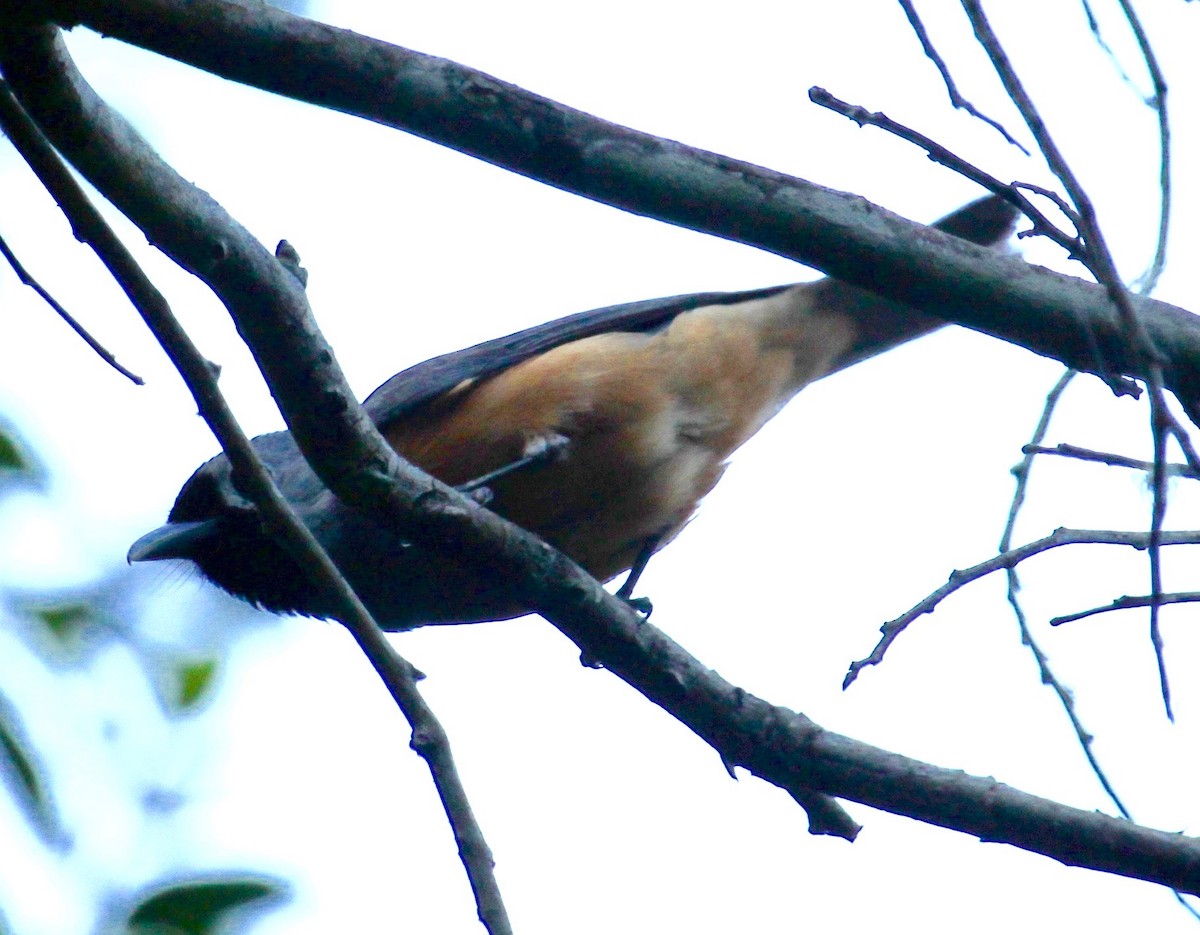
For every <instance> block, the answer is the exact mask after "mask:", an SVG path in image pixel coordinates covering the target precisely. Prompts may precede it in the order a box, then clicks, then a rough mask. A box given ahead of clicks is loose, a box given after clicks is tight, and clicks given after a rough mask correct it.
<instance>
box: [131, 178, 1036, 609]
mask: <svg viewBox="0 0 1200 935" xmlns="http://www.w3.org/2000/svg"><path fill="white" fill-rule="evenodd" d="M1014 222H1015V212H1014V210H1013V209H1012V208H1011V207H1010V206H1009V205H1007V204H1006V203H1005V202H1004V201H1002V200H1000V199H999V198H996V197H988V198H984V199H982V200H980V201H977V202H974V203H973V204H971V205H968V206H967V207H965V208H962V209H960V210H959V211H957V212H955V213H954V214H951V215H949V216H948V217H946V218H944V219H942V220H941V221H939V222H938V223H937V225H936V226H937V227H938V228H939V229H941V230H943V231H945V232H947V233H950V234H954V235H956V236H958V237H962V238H964V239H967V240H970V241H973V242H975V243H978V244H984V245H993V244H999V243H1002V242H1003V241H1005V240H1007V239H1008V237H1009V236H1010V234H1011V232H1012V226H1013V224H1014ZM940 324H941V322H939V321H938V320H936V319H934V318H931V317H929V316H927V315H924V314H921V313H919V312H917V311H915V310H913V309H910V308H907V307H906V306H903V305H899V304H897V303H894V302H891V301H888V300H886V299H883V298H880V297H878V296H875V295H873V294H871V293H869V292H866V291H864V290H862V289H859V288H857V287H855V286H852V285H849V284H847V283H844V282H840V281H837V280H834V279H824V280H819V281H817V282H812V283H801V284H798V285H790V286H778V287H774V288H767V289H757V290H753V291H749V292H731V293H700V294H697V295H684V296H674V297H671V298H665V299H654V300H650V301H645V302H633V303H630V304H627V305H617V306H613V307H611V308H603V309H597V310H595V311H591V312H583V313H581V314H578V315H572V316H569V317H567V318H562V319H559V320H558V321H552V322H549V323H548V324H544V325H539V326H537V327H534V328H530V329H528V330H525V331H519V332H517V333H516V334H512V335H509V336H507V337H503V338H497V339H496V340H493V341H487V342H485V343H483V344H478V345H476V346H474V347H470V348H467V349H465V350H461V351H456V352H454V353H452V354H446V355H443V356H441V357H435V358H433V359H432V360H427V361H425V362H424V363H421V364H417V365H416V366H414V367H410V368H409V369H407V370H405V371H403V372H401V373H398V374H397V375H396V376H394V377H392V378H391V379H390V380H388V381H387V382H386V383H384V384H383V386H381V387H379V389H377V390H376V391H375V392H374V393H372V394H371V396H370V397H369V398H368V399H367V400H366V402H365V403H363V405H364V407H365V409H366V411H367V413H368V414H369V415H370V417H371V419H372V420H373V421H374V423H375V425H376V426H378V428H379V430H380V431H381V432H382V433H383V435H384V436H385V437H386V438H387V440H388V441H389V442H390V444H391V445H392V446H393V447H394V448H395V449H396V451H398V452H399V453H400V454H401V455H403V456H404V457H405V458H406V459H408V460H409V461H411V462H412V463H413V464H416V465H417V466H418V467H421V468H422V469H424V470H425V471H427V472H429V473H430V474H432V475H434V476H435V477H438V478H439V479H441V480H442V481H444V482H445V483H447V484H453V485H460V486H466V487H469V486H470V485H472V482H475V484H476V485H478V484H480V483H482V484H486V487H487V488H488V490H490V492H491V493H492V498H491V500H490V502H489V503H488V506H489V508H490V509H492V510H494V511H495V512H497V513H499V514H501V515H502V516H505V517H507V518H508V519H510V520H512V521H513V522H515V523H518V524H520V525H521V526H523V527H525V528H526V529H528V530H530V531H531V532H534V533H536V534H537V535H538V536H540V537H541V538H542V539H544V540H546V541H547V542H549V543H550V544H551V545H553V546H555V547H556V548H558V549H560V550H561V551H563V552H565V553H566V554H567V555H569V556H570V557H571V558H573V559H574V560H575V561H576V562H578V563H579V564H580V565H582V566H583V567H584V568H586V569H587V570H588V571H589V572H590V573H591V574H592V575H593V576H594V577H596V578H597V579H599V580H601V581H608V580H610V579H612V578H614V577H616V576H617V575H619V574H621V573H622V572H624V571H627V570H630V569H632V571H631V573H630V577H629V579H627V583H626V585H625V586H624V587H623V588H622V590H621V592H620V593H621V594H622V595H623V596H626V597H628V596H629V594H630V591H631V589H632V584H633V580H634V579H635V578H636V576H637V574H638V573H639V572H640V570H641V568H642V566H644V564H645V561H646V559H648V558H649V556H650V555H651V554H652V553H653V552H654V551H655V550H656V549H658V548H660V547H661V546H663V545H665V544H666V543H668V542H670V541H671V540H672V539H673V538H674V537H675V536H676V535H677V534H678V533H679V531H680V530H681V529H682V528H683V526H684V525H685V524H686V523H687V522H688V520H689V519H690V518H691V516H692V514H693V512H694V511H695V510H696V506H697V504H698V503H699V501H700V500H701V499H702V498H703V497H704V496H705V495H706V494H707V493H708V492H709V491H710V490H712V489H713V487H714V485H715V484H716V483H717V481H718V480H719V479H720V477H721V474H722V472H723V471H724V469H725V464H726V460H727V459H728V458H729V456H730V455H731V454H732V453H733V451H734V450H735V449H737V448H738V446H740V445H741V444H742V443H743V442H745V441H746V440H747V439H748V438H749V437H750V436H751V435H753V434H754V433H755V432H757V431H758V430H759V429H760V428H761V427H762V426H763V424H764V423H766V422H767V420H769V419H770V418H771V417H772V416H774V415H775V413H777V412H778V411H779V410H780V408H781V407H782V406H783V405H784V404H785V403H786V402H787V401H788V400H789V399H791V398H792V396H793V395H795V394H796V393H797V392H798V391H799V390H800V389H802V388H803V387H804V386H806V385H807V384H809V383H811V382H812V381H814V380H817V379H819V378H821V377H823V376H826V375H828V374H830V373H833V372H835V371H837V370H840V369H842V368H844V367H847V366H849V365H850V364H853V363H856V362H857V361H860V360H863V359H864V358H866V357H870V356H872V355H874V354H878V353H881V352H882V351H884V350H887V349H888V348H891V347H894V346H896V345H897V344H900V343H902V342H904V341H907V340H910V339H912V338H915V337H917V336H918V335H921V334H924V333H926V332H928V331H932V330H933V329H934V328H937V327H938V326H939V325H940ZM254 445H255V447H256V448H257V449H258V453H259V454H260V456H261V457H262V458H263V460H264V461H265V462H266V464H267V465H268V466H269V467H270V469H271V472H272V474H273V475H274V477H275V481H276V483H277V484H278V485H279V487H280V490H281V491H282V492H283V494H284V496H286V497H287V498H288V500H289V501H290V502H291V503H292V504H293V506H294V507H295V508H296V509H297V511H298V512H299V514H300V516H301V517H302V518H303V520H304V522H305V523H306V524H307V525H308V526H309V527H310V529H311V530H312V531H313V533H314V534H315V535H316V537H317V539H319V540H320V542H321V543H322V544H323V545H324V546H325V548H326V549H327V550H328V552H329V554H330V556H331V557H332V558H333V560H334V561H335V562H336V563H337V565H338V567H339V568H340V569H341V570H342V572H343V574H344V575H345V576H346V578H347V579H348V581H349V582H350V584H351V585H352V586H353V587H354V589H355V591H356V592H357V593H358V595H359V596H360V597H361V598H362V600H363V602H364V603H365V604H366V606H367V608H368V609H369V610H370V611H371V612H372V614H373V615H374V616H375V618H376V619H377V620H378V621H379V623H380V625H381V626H383V627H384V628H385V629H389V630H406V629H410V628H412V627H417V626H421V625H424V624H434V623H471V622H476V621H482V620H500V619H505V618H508V617H515V616H518V615H520V614H523V613H527V612H528V611H529V607H528V605H527V604H525V603H524V602H523V601H522V599H521V595H520V591H519V588H517V587H515V586H514V583H513V582H510V581H508V580H505V579H503V578H502V577H501V576H500V575H498V574H497V573H496V572H495V570H494V569H492V568H491V567H489V563H488V559H487V557H486V556H483V555H481V556H479V557H478V559H475V558H463V557H449V556H445V555H441V554H438V553H437V552H436V551H433V550H429V549H426V548H423V547H418V546H415V545H413V544H411V543H408V542H405V541H404V540H403V539H401V538H400V537H399V536H398V535H397V534H395V533H393V532H392V531H390V530H389V529H388V528H386V527H384V526H383V525H382V524H379V523H377V522H375V521H374V520H372V518H371V517H370V516H365V515H359V514H358V513H355V512H353V511H352V510H350V509H349V508H348V507H346V506H345V505H344V504H342V503H341V502H340V501H339V500H338V499H337V498H336V497H335V496H334V495H333V494H332V493H331V492H330V491H329V490H328V489H327V488H326V487H324V486H323V485H322V483H321V481H320V480H319V479H318V478H317V476H316V475H315V474H314V473H313V471H312V469H311V468H309V466H308V464H307V463H306V462H305V460H304V458H303V457H302V456H301V454H300V452H299V449H298V448H297V447H296V444H295V442H294V441H293V440H292V437H291V435H289V434H288V433H286V432H276V433H273V434H270V435H263V436H260V437H259V438H256V439H255V440H254ZM494 472H496V473H494ZM171 558H180V559H190V560H191V561H193V562H195V563H196V565H198V566H199V568H200V570H201V572H203V574H204V575H205V577H207V578H209V579H210V580H211V581H213V582H214V583H215V584H217V585H218V586H220V587H221V588H224V589H225V590H226V591H229V592H230V593H232V594H235V595H237V596H238V597H242V598H244V599H245V600H248V601H250V602H252V603H254V604H257V605H260V606H262V607H264V608H266V609H268V610H272V611H277V612H281V613H287V612H290V613H299V614H307V615H311V616H333V615H334V613H333V604H332V601H331V599H330V598H329V597H328V596H327V595H325V594H324V593H322V591H321V590H320V589H319V588H318V587H317V586H316V585H314V584H313V583H312V582H311V581H309V580H308V579H306V578H305V576H304V575H303V574H302V573H301V572H300V570H299V569H298V568H297V566H296V565H295V563H294V562H293V561H292V560H291V559H290V558H289V557H288V556H287V554H286V553H285V552H284V551H283V550H282V549H281V548H280V547H278V546H277V545H276V544H275V543H274V542H273V541H272V540H271V539H270V538H269V536H268V534H267V533H266V532H265V531H264V529H263V526H262V524H261V522H260V520H259V518H258V516H257V514H256V512H255V511H254V509H253V507H252V506H251V505H250V504H248V503H247V501H246V500H245V499H244V498H243V497H242V496H240V495H239V494H238V492H237V491H236V490H235V489H234V486H233V483H232V477H231V470H230V464H229V461H228V460H227V459H226V457H225V456H224V455H217V456H216V457H215V458H213V459H212V460H210V461H208V462H207V463H206V464H204V465H202V466H201V467H200V468H199V469H198V470H197V471H196V472H195V473H194V474H193V475H192V476H191V478H190V479H189V480H188V481H187V483H185V484H184V485H183V489H182V490H181V491H180V493H179V496H178V498H177V499H176V501H175V505H174V507H173V508H172V509H171V512H170V516H169V518H168V523H167V525H165V526H163V527H161V528H160V529H157V530H155V531H153V532H151V533H148V534H147V535H145V536H143V537H142V538H141V539H139V540H138V541H137V542H136V543H134V545H133V547H132V548H131V549H130V552H129V560H130V561H131V562H138V561H152V560H157V559H171Z"/></svg>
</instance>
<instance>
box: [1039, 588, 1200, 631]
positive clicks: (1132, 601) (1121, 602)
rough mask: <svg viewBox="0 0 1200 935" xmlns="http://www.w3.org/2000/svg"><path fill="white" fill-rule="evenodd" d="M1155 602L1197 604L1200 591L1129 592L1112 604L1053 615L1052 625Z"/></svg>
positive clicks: (1146, 605)
mask: <svg viewBox="0 0 1200 935" xmlns="http://www.w3.org/2000/svg"><path fill="white" fill-rule="evenodd" d="M1155 602H1157V603H1158V604H1195V603H1197V602H1200V591H1172V592H1170V593H1167V594H1159V595H1158V596H1157V598H1156V597H1155V595H1153V594H1136V595H1129V594H1127V595H1125V596H1124V597H1118V598H1117V599H1116V600H1114V601H1113V602H1112V603H1111V604H1105V605H1104V606H1103V607H1091V608H1088V609H1087V610H1078V611H1076V612H1075V613H1073V614H1063V615H1062V616H1060V617H1051V618H1050V626H1052V627H1057V626H1061V625H1062V624H1064V623H1073V622H1074V621H1076V620H1082V619H1083V618H1084V617H1094V616H1096V615H1097V614H1107V613H1110V612H1111V611H1114V610H1128V609H1129V608H1131V607H1149V606H1151V605H1152V604H1154V603H1155Z"/></svg>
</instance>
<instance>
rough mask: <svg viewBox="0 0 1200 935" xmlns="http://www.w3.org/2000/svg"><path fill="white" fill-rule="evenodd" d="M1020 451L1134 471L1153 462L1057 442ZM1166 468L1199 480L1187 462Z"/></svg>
mask: <svg viewBox="0 0 1200 935" xmlns="http://www.w3.org/2000/svg"><path fill="white" fill-rule="evenodd" d="M1021 451H1022V452H1023V453H1024V454H1027V455H1059V456H1061V457H1063V458H1074V459H1076V460H1078V461H1095V462H1099V463H1100V464H1107V465H1109V466H1110V467H1125V468H1132V469H1133V470H1135V471H1147V472H1149V471H1152V470H1154V462H1152V461H1142V460H1139V459H1138V458H1130V457H1128V456H1126V455H1119V454H1114V453H1113V452H1111V451H1096V450H1094V449H1092V448H1080V447H1079V446H1078V445H1068V444H1058V445H1055V446H1054V447H1053V448H1046V447H1043V446H1042V445H1026V446H1025V447H1024V448H1022V449H1021ZM1166 468H1167V473H1168V474H1169V475H1172V476H1179V477H1190V478H1192V479H1193V480H1200V473H1198V472H1197V471H1196V470H1195V469H1194V468H1192V466H1191V465H1189V464H1168V465H1167V466H1166ZM1014 470H1015V468H1014Z"/></svg>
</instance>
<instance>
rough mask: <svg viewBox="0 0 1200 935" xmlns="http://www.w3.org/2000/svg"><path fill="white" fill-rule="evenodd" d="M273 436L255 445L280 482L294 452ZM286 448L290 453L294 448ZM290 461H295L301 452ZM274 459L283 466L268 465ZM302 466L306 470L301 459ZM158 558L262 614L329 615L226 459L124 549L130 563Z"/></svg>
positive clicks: (201, 471) (198, 477) (191, 483)
mask: <svg viewBox="0 0 1200 935" xmlns="http://www.w3.org/2000/svg"><path fill="white" fill-rule="evenodd" d="M279 434H280V435H282V433H279ZM276 438H278V436H263V437H262V438H259V439H255V446H256V447H257V448H258V449H259V454H260V455H261V456H263V458H264V461H266V463H267V465H268V467H270V468H271V469H272V473H274V474H276V475H277V479H278V475H279V474H280V470H279V468H282V469H283V471H282V473H283V474H285V475H286V474H287V473H288V471H287V468H288V467H290V465H289V464H288V456H289V455H290V454H291V452H290V451H288V450H287V449H288V447H289V445H288V444H284V445H280V444H278V443H277V442H275V439H276ZM287 442H288V443H290V442H291V439H290V437H288V438H287ZM290 447H291V449H292V450H293V451H294V445H291V446H290ZM295 456H296V458H299V452H295ZM277 459H282V460H281V461H279V463H278V464H273V463H272V462H274V461H276V460H277ZM299 463H300V464H301V465H304V462H303V459H300V461H299ZM304 467H305V468H306V467H307V465H304ZM314 480H315V478H314ZM162 559H187V560H189V561H192V562H194V563H195V564H196V565H197V567H199V569H200V571H201V572H202V573H203V575H204V576H205V577H206V578H208V579H209V580H210V581H212V582H213V583H214V584H216V585H217V586H218V587H220V588H222V589H223V590H225V591H228V592H229V593H230V594H232V595H234V596H235V597H240V598H242V599H243V600H246V601H249V602H250V603H251V604H254V605H256V606H259V607H263V608H265V609H266V610H271V611H275V612H277V613H301V614H308V615H311V616H326V615H327V612H326V609H325V607H324V606H323V603H324V602H322V601H320V600H319V599H318V596H317V595H315V594H314V593H313V588H312V586H311V585H310V584H309V583H308V581H307V579H306V577H305V575H304V574H303V573H302V572H301V571H300V568H299V566H298V565H297V564H296V563H295V562H294V561H293V560H292V559H291V557H290V556H289V555H288V554H287V553H286V552H285V551H284V550H283V549H282V548H281V547H280V546H278V545H277V544H276V543H275V542H274V541H273V539H272V538H271V536H270V534H269V532H268V531H267V530H266V528H265V527H264V524H263V522H262V520H261V518H260V516H259V513H258V511H257V509H256V508H255V507H254V504H253V503H251V502H250V501H249V500H248V499H247V498H246V497H244V496H243V495H242V494H241V493H240V492H239V491H238V489H237V486H236V485H235V483H234V479H233V471H232V468H231V465H230V463H229V459H228V458H226V457H225V455H223V454H220V455H217V456H216V457H215V458H212V459H211V460H209V461H208V462H206V463H205V464H202V465H201V466H200V467H199V468H198V469H197V470H196V472H195V473H194V474H192V476H191V477H190V478H188V480H187V483H185V484H184V485H183V488H182V489H181V490H180V491H179V496H178V497H176V499H175V505H174V506H173V507H172V508H171V512H170V514H169V515H168V517H167V523H166V525H164V526H160V527H159V528H158V529H155V530H154V531H152V532H149V533H147V534H146V535H144V536H142V537H141V538H140V539H138V540H137V542H135V543H134V544H133V546H132V547H131V548H130V550H129V561H130V562H147V561H159V560H162Z"/></svg>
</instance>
